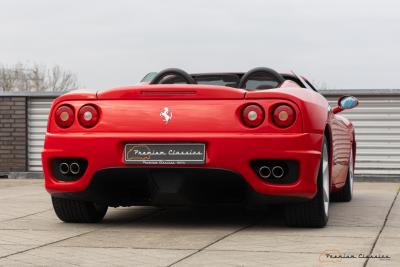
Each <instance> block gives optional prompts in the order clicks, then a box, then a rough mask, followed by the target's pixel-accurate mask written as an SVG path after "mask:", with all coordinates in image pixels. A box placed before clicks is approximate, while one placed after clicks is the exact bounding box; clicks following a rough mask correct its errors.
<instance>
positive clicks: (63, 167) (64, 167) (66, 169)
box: [58, 162, 81, 175]
mask: <svg viewBox="0 0 400 267" xmlns="http://www.w3.org/2000/svg"><path fill="white" fill-rule="evenodd" d="M58 168H59V170H60V173H61V174H62V175H69V174H72V175H77V174H79V172H80V170H81V167H80V166H79V164H78V163H77V162H72V163H71V164H70V165H68V163H66V162H62V163H60V165H59V167H58Z"/></svg>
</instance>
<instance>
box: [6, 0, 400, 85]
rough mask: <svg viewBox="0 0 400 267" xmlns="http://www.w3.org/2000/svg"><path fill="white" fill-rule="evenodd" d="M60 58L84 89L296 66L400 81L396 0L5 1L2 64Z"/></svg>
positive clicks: (355, 79) (338, 81)
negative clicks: (181, 74) (180, 73)
mask: <svg viewBox="0 0 400 267" xmlns="http://www.w3.org/2000/svg"><path fill="white" fill-rule="evenodd" d="M17 62H24V63H29V62H31V63H32V62H35V63H39V64H43V65H49V66H51V65H55V64H58V65H60V66H62V67H63V68H65V69H67V70H70V71H72V72H74V73H76V74H77V76H78V79H79V82H80V84H81V85H82V86H83V87H87V88H99V89H100V88H109V87H114V86H120V85H129V84H135V83H136V82H137V81H138V80H140V79H141V78H142V77H143V76H144V75H145V74H146V73H148V72H150V71H159V70H161V69H163V68H166V67H179V68H183V69H185V70H186V71H188V72H210V71H247V70H248V69H251V68H253V67H256V66H266V67H272V68H275V69H277V70H280V71H288V70H291V69H293V70H295V71H296V72H298V73H300V74H303V75H305V76H307V77H309V78H310V80H313V81H315V82H316V83H317V84H320V85H321V84H323V83H326V84H327V86H328V87H330V88H336V89H342V88H400V2H399V1H398V0H390V1H389V0H375V1H371V0H306V1H300V0H293V1H289V0H273V1H272V0H271V1H270V0H259V1H256V0H253V1H252V0H241V1H235V0H226V1H222V0H221V1H219V0H199V1H191V0H180V1H178V0H157V1H156V0H140V1H139V0H137V1H134V0H131V1H122V0H112V1H100V0H97V1H82V0H81V1H73V0H57V1H54V0H34V1H32V0H26V1H20V0H0V63H2V64H8V65H12V64H15V63H17Z"/></svg>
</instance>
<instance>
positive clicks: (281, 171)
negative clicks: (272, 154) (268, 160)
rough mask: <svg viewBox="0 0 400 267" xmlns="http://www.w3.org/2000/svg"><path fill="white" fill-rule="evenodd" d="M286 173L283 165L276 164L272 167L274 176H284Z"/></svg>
mask: <svg viewBox="0 0 400 267" xmlns="http://www.w3.org/2000/svg"><path fill="white" fill-rule="evenodd" d="M284 174H285V170H284V169H283V168H282V167H281V166H275V167H273V168H272V176H274V178H278V179H279V178H282V177H283V175H284Z"/></svg>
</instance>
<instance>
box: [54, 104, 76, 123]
mask: <svg viewBox="0 0 400 267" xmlns="http://www.w3.org/2000/svg"><path fill="white" fill-rule="evenodd" d="M74 117H75V114H74V109H73V108H72V107H71V106H69V105H62V106H60V107H59V108H58V109H57V110H56V114H55V120H56V123H57V125H58V126H60V127H61V128H68V127H70V126H71V125H72V123H73V122H74Z"/></svg>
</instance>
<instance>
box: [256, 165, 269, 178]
mask: <svg viewBox="0 0 400 267" xmlns="http://www.w3.org/2000/svg"><path fill="white" fill-rule="evenodd" d="M258 174H259V175H260V176H261V177H262V178H264V179H267V178H269V177H270V176H271V169H270V168H269V167H268V166H262V167H260V168H259V169H258Z"/></svg>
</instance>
